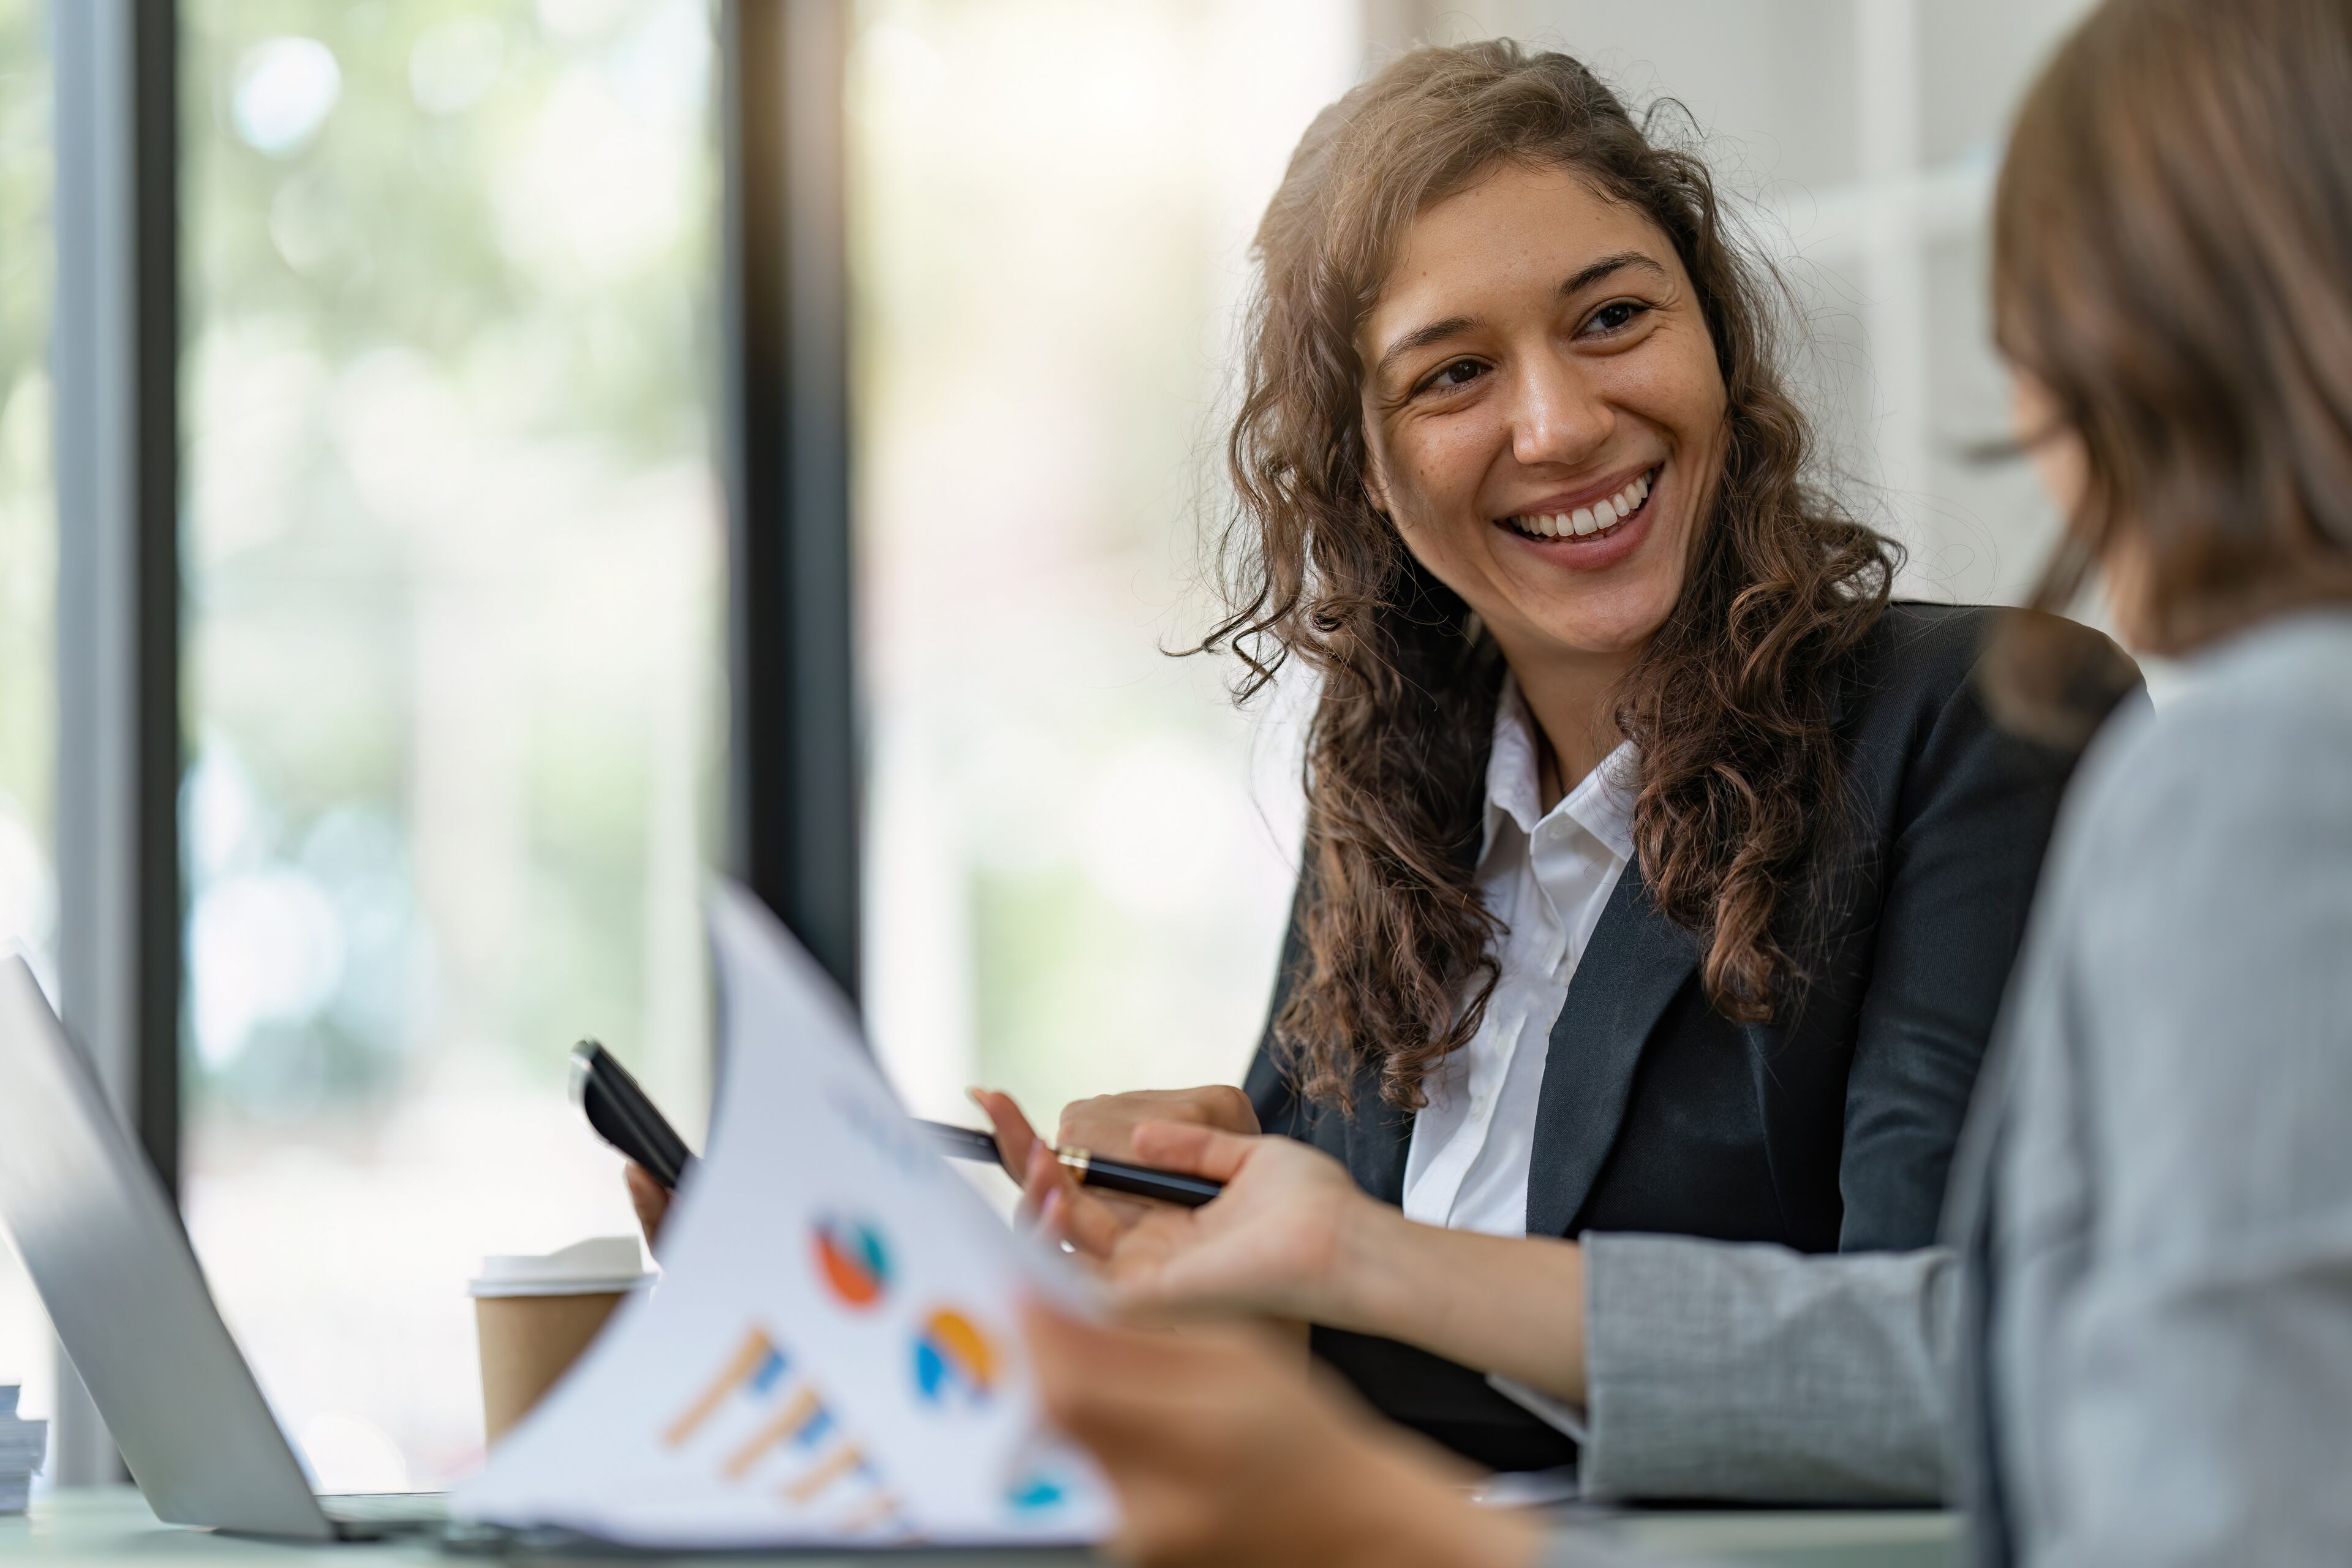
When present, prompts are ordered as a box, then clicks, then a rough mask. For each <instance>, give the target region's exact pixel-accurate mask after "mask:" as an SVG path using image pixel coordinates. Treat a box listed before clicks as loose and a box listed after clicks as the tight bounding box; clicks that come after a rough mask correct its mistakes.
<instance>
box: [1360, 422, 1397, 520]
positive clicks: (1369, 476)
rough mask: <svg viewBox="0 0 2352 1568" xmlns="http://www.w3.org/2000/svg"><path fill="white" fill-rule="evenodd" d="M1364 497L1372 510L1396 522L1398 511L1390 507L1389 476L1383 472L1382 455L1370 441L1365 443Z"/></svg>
mask: <svg viewBox="0 0 2352 1568" xmlns="http://www.w3.org/2000/svg"><path fill="white" fill-rule="evenodd" d="M1364 496H1365V498H1366V499H1367V500H1370V502H1371V503H1372V510H1374V511H1376V512H1379V513H1380V514H1381V516H1382V517H1385V518H1387V519H1389V520H1390V521H1395V519H1396V510H1395V509H1394V508H1392V507H1391V506H1390V505H1389V481H1388V476H1387V475H1385V474H1383V473H1381V455H1380V452H1379V451H1378V450H1377V449H1376V448H1375V447H1373V446H1372V444H1371V442H1370V441H1369V440H1368V441H1366V442H1365V443H1364Z"/></svg>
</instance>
